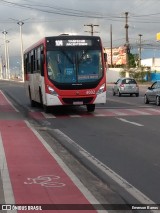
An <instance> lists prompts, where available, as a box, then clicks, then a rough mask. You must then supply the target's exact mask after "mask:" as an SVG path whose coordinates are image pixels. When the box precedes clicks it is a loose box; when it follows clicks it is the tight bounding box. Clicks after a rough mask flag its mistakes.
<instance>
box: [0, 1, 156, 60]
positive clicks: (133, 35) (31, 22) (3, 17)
mask: <svg viewBox="0 0 160 213" xmlns="http://www.w3.org/2000/svg"><path fill="white" fill-rule="evenodd" d="M125 12H128V24H129V42H130V45H131V48H132V47H135V46H137V44H138V42H139V36H138V35H139V34H142V44H143V45H144V44H145V46H144V49H143V50H142V54H143V55H144V57H145V52H146V48H148V49H149V48H152V49H154V51H152V54H154V55H153V56H160V53H159V52H160V48H159V49H158V47H156V48H155V45H158V46H159V44H158V43H157V42H156V33H158V32H160V0H45V1H44V0H0V30H1V32H2V31H3V30H6V31H7V32H8V34H7V40H9V41H10V43H9V52H10V57H11V58H12V59H13V58H14V57H15V58H16V59H15V60H17V57H19V56H20V38H19V26H18V25H17V21H23V22H24V25H23V27H22V32H23V44H24V50H25V49H26V48H27V47H29V46H30V45H31V44H33V43H34V42H36V41H38V40H39V39H41V38H42V37H44V36H55V35H59V34H61V33H72V34H81V35H82V34H84V35H90V33H89V32H85V31H90V30H91V29H90V27H87V26H84V25H87V24H96V25H99V26H98V27H94V31H96V32H98V33H95V34H94V35H99V36H100V37H101V38H102V41H103V44H104V46H105V47H110V26H111V25H112V32H113V46H121V45H124V44H125V28H124V26H125ZM0 47H1V48H0V54H1V55H4V41H3V34H2V33H1V34H0ZM19 61H20V59H19Z"/></svg>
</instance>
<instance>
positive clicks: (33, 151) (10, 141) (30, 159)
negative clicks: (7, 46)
mask: <svg viewBox="0 0 160 213" xmlns="http://www.w3.org/2000/svg"><path fill="white" fill-rule="evenodd" d="M1 98H2V96H1V95H0V99H1ZM3 98H4V97H3ZM4 100H5V99H4ZM7 103H8V104H9V102H7V101H6V103H5V105H6V106H7ZM0 104H1V100H0ZM0 135H1V143H2V146H3V149H4V153H3V154H4V156H5V158H6V162H7V167H8V175H9V179H10V184H11V190H12V191H13V196H14V200H15V204H17V205H18V204H21V205H24V204H33V205H36V204H37V205H42V204H48V205H49V204H52V205H56V204H62V206H63V205H64V204H73V205H74V204H77V205H85V204H89V205H90V202H92V203H94V202H96V199H95V198H94V197H93V196H92V195H91V194H90V193H89V192H88V191H87V193H86V194H84V193H83V190H82V188H83V187H84V186H83V185H82V183H81V182H80V181H79V180H78V179H77V180H78V181H79V182H78V185H77V183H76V182H75V180H76V177H75V176H74V174H73V173H72V172H71V171H70V170H69V169H68V168H67V166H66V165H65V164H64V162H62V161H61V159H60V158H59V157H58V156H57V155H56V153H55V152H54V151H53V150H52V149H51V148H50V147H49V146H48V144H47V143H46V142H45V140H44V139H43V138H41V136H40V135H39V134H38V132H36V130H34V129H33V128H32V127H31V126H30V124H29V123H28V122H27V121H24V120H0ZM66 168H67V169H66ZM1 171H2V170H1ZM4 190H6V189H5V187H4ZM4 194H5V193H4ZM88 195H89V196H88ZM6 200H7V199H6ZM90 206H91V205H90ZM63 207H64V206H63ZM59 209H61V205H59ZM18 212H22V211H21V210H18ZM25 212H26V211H25ZM41 212H48V211H47V210H46V211H45V210H44V211H41ZM52 212H54V213H56V212H65V213H69V212H71V210H67V205H66V209H65V210H53V211H52ZM72 212H73V213H76V212H80V210H78V209H76V210H72ZM83 212H84V213H87V212H90V213H91V212H94V213H95V212H96V211H95V210H83Z"/></svg>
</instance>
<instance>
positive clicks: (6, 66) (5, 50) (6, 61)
mask: <svg viewBox="0 0 160 213" xmlns="http://www.w3.org/2000/svg"><path fill="white" fill-rule="evenodd" d="M2 33H3V35H4V53H5V75H4V78H7V73H8V60H7V58H8V57H7V45H6V35H7V33H8V32H7V31H5V30H4V31H3V32H2Z"/></svg>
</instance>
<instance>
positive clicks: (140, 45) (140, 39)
mask: <svg viewBox="0 0 160 213" xmlns="http://www.w3.org/2000/svg"><path fill="white" fill-rule="evenodd" d="M141 55H142V34H139V68H140V69H141V57H142V56H141Z"/></svg>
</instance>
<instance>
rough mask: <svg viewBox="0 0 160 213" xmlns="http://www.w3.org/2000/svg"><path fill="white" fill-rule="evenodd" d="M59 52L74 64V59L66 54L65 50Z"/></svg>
mask: <svg viewBox="0 0 160 213" xmlns="http://www.w3.org/2000/svg"><path fill="white" fill-rule="evenodd" d="M61 52H62V53H63V55H65V56H66V58H67V59H68V61H69V62H70V63H71V64H74V61H73V60H72V59H71V58H70V57H69V55H68V54H67V53H66V52H65V51H63V50H61Z"/></svg>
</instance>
